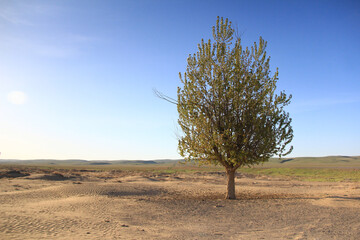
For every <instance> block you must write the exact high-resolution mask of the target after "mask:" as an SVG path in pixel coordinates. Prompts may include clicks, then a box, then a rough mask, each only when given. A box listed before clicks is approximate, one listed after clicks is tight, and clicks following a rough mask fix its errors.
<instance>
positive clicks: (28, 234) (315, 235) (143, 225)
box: [0, 170, 360, 239]
mask: <svg viewBox="0 0 360 240" xmlns="http://www.w3.org/2000/svg"><path fill="white" fill-rule="evenodd" d="M4 171H5V170H3V171H2V172H0V176H2V178H0V239H360V186H359V183H351V182H341V183H332V182H300V181H295V180H288V179H275V178H268V177H254V176H251V175H238V176H237V179H236V187H237V188H236V192H237V198H238V199H237V200H224V199H223V197H224V191H225V189H226V186H225V178H224V175H223V174H222V173H217V172H212V173H203V172H202V173H193V174H154V173H140V172H121V171H113V172H88V171H81V172H80V171H71V172H58V173H52V172H51V171H49V172H42V171H34V172H31V171H28V172H27V173H28V174H30V175H28V176H27V175H26V173H25V175H20V176H19V173H17V176H16V177H14V176H9V175H5V172H4ZM21 173H22V172H21ZM1 174H2V175H1Z"/></svg>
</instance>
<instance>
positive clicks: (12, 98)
mask: <svg viewBox="0 0 360 240" xmlns="http://www.w3.org/2000/svg"><path fill="white" fill-rule="evenodd" d="M7 99H8V101H9V102H11V103H12V104H16V105H21V104H24V103H25V102H26V99H27V97H26V94H25V93H23V92H21V91H12V92H10V93H9V94H8V96H7Z"/></svg>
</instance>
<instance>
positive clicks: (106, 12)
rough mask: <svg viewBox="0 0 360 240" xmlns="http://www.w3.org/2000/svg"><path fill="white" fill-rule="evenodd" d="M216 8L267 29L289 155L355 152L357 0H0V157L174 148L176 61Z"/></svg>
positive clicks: (247, 37)
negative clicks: (285, 102)
mask: <svg viewBox="0 0 360 240" xmlns="http://www.w3.org/2000/svg"><path fill="white" fill-rule="evenodd" d="M217 16H223V17H227V18H229V19H230V20H231V21H232V22H233V23H234V24H235V25H236V26H237V28H238V30H239V32H240V33H241V34H242V38H243V44H244V45H247V46H249V45H250V44H252V43H253V42H254V41H257V40H258V38H259V36H262V37H263V38H264V39H265V40H267V41H268V53H269V55H270V56H271V66H272V68H275V67H278V68H279V73H280V76H279V77H280V79H279V84H278V88H279V89H280V90H282V89H283V90H285V91H286V92H287V93H291V94H292V95H293V101H292V104H291V106H290V107H289V108H288V111H289V112H290V114H291V117H292V118H293V128H294V140H293V145H294V151H293V153H292V155H291V156H325V155H360V124H359V122H360V121H359V119H360V94H359V92H360V77H359V70H360V67H359V66H360V60H359V56H360V44H359V43H360V2H359V1H205V0H204V1H187V0H183V1H167V0H163V1H160V0H153V1H147V0H146V1H145V0H144V1H136V0H129V1H100V0H98V1H90V0H86V1H85V0H84V1H65V0H62V1H45V0H44V1H25V0H23V1H16V0H15V1H10V0H1V1H0V152H2V155H1V156H0V157H1V158H3V159H4V158H19V159H34V158H52V159H53V158H55V159H67V158H82V159H159V158H180V156H179V155H178V153H177V139H176V133H177V132H178V131H179V130H178V129H177V111H176V106H175V105H171V104H169V103H167V102H164V101H161V100H160V99H158V98H156V97H155V96H154V94H153V92H152V89H153V88H157V89H158V90H160V91H162V92H164V93H167V94H168V95H170V96H173V97H175V96H176V87H177V86H178V85H179V84H180V81H179V78H178V73H179V72H184V70H185V67H186V58H187V56H188V54H190V53H194V52H196V50H197V44H198V43H199V42H200V41H201V38H204V39H208V38H210V37H211V27H212V26H213V25H214V24H215V22H216V17H217Z"/></svg>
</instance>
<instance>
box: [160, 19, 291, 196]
mask: <svg viewBox="0 0 360 240" xmlns="http://www.w3.org/2000/svg"><path fill="white" fill-rule="evenodd" d="M213 38H214V39H213V42H212V41H211V40H208V41H207V42H204V40H202V41H201V44H199V45H198V52H197V53H195V54H193V55H189V57H188V59H187V68H186V72H185V73H184V74H183V75H182V74H181V73H180V80H181V83H182V84H183V86H182V87H178V92H177V93H178V94H177V95H178V96H177V101H176V104H177V109H178V113H179V120H178V123H179V125H180V127H181V129H182V131H183V136H181V137H180V138H179V151H180V154H181V155H182V156H183V157H184V158H185V159H186V160H187V161H195V162H197V163H200V164H203V163H207V164H215V165H218V164H221V165H222V166H224V167H225V170H226V175H227V194H226V198H227V199H235V198H236V196H235V172H236V170H237V169H238V168H239V167H243V166H249V167H251V166H253V165H255V164H259V163H263V162H265V161H268V160H269V158H270V157H272V156H274V155H279V156H280V157H281V156H285V155H287V154H289V153H290V152H291V151H292V146H291V147H290V148H289V150H287V149H286V146H287V145H288V144H289V143H290V142H291V140H292V138H293V130H292V127H291V125H290V124H291V118H290V117H289V114H288V113H287V112H286V111H285V110H284V107H285V106H287V105H288V104H289V103H290V100H291V95H290V96H287V95H286V94H285V92H284V91H281V92H279V93H276V92H275V91H276V83H277V80H278V69H276V71H275V72H274V74H273V75H272V76H271V71H270V65H269V63H270V57H267V55H266V51H265V49H266V45H267V42H265V41H264V40H263V39H262V38H261V37H260V39H259V43H256V42H255V43H254V46H252V47H251V48H250V49H249V48H247V47H246V48H245V49H244V48H243V47H242V46H241V39H240V37H236V36H235V30H234V28H232V26H231V22H229V21H228V19H225V20H224V19H223V18H221V19H220V18H219V17H218V19H217V22H216V26H214V27H213ZM233 40H234V43H233V42H232V41H233ZM162 97H163V98H164V95H162ZM165 99H167V100H170V101H171V99H169V98H166V97H165Z"/></svg>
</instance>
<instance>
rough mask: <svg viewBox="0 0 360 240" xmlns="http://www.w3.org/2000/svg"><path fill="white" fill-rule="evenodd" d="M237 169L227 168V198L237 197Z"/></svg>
mask: <svg viewBox="0 0 360 240" xmlns="http://www.w3.org/2000/svg"><path fill="white" fill-rule="evenodd" d="M235 171H236V170H234V169H226V176H227V192H226V199H236V196H235Z"/></svg>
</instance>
